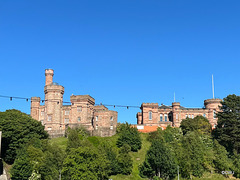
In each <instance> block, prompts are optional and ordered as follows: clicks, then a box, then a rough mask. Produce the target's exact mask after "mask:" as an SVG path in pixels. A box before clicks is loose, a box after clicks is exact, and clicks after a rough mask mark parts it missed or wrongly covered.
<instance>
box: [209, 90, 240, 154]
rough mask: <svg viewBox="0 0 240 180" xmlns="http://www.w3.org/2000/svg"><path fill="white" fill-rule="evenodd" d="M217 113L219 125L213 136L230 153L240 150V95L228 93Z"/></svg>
mask: <svg viewBox="0 0 240 180" xmlns="http://www.w3.org/2000/svg"><path fill="white" fill-rule="evenodd" d="M221 103H222V106H221V112H219V113H217V117H218V122H217V127H216V128H215V129H214V131H213V136H214V138H215V139H217V140H218V142H219V143H220V144H221V145H223V146H224V147H225V148H226V149H227V151H228V152H230V154H233V153H234V151H236V153H237V154H239V152H240V96H236V95H235V94H233V95H228V96H227V97H226V98H224V99H223V101H222V102H221Z"/></svg>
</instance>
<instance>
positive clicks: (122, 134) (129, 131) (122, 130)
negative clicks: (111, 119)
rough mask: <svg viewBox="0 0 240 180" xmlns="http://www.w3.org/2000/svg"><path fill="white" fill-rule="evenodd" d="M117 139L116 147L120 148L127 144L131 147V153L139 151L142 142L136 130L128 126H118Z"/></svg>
mask: <svg viewBox="0 0 240 180" xmlns="http://www.w3.org/2000/svg"><path fill="white" fill-rule="evenodd" d="M117 131H118V134H119V138H118V140H117V146H118V147H122V146H123V145H124V144H128V145H129V146H130V147H131V151H135V152H136V151H138V150H139V149H141V146H142V140H141V137H140V133H139V132H138V130H137V128H135V127H132V126H131V125H130V124H128V123H126V124H121V125H119V126H118V130H117Z"/></svg>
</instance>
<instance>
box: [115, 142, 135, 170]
mask: <svg viewBox="0 0 240 180" xmlns="http://www.w3.org/2000/svg"><path fill="white" fill-rule="evenodd" d="M130 150H131V147H130V146H129V145H127V144H124V145H123V146H122V147H121V148H120V150H119V154H118V156H117V161H118V166H119V169H120V171H119V173H121V174H125V175H128V174H131V172H132V168H133V160H132V158H131V156H130V154H129V152H130Z"/></svg>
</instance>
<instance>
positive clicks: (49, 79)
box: [45, 69, 53, 86]
mask: <svg viewBox="0 0 240 180" xmlns="http://www.w3.org/2000/svg"><path fill="white" fill-rule="evenodd" d="M45 77H46V83H45V85H46V86H47V85H50V84H52V82H53V69H45Z"/></svg>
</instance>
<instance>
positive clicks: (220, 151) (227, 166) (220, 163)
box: [213, 140, 232, 173]
mask: <svg viewBox="0 0 240 180" xmlns="http://www.w3.org/2000/svg"><path fill="white" fill-rule="evenodd" d="M213 144H214V146H213V150H214V160H213V163H214V165H215V169H216V171H217V172H218V173H221V171H230V170H231V168H232V162H231V160H230V159H229V158H228V152H227V150H226V149H225V147H224V146H222V145H220V144H219V143H218V141H217V140H214V143H213Z"/></svg>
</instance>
